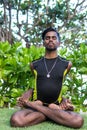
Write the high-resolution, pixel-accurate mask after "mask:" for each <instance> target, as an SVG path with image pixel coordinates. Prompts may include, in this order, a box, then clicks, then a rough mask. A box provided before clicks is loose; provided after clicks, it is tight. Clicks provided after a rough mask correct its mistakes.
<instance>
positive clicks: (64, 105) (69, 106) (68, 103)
mask: <svg viewBox="0 0 87 130" xmlns="http://www.w3.org/2000/svg"><path fill="white" fill-rule="evenodd" d="M59 107H60V108H61V109H62V110H70V111H73V110H74V106H73V105H72V103H71V101H70V100H69V99H66V98H63V99H62V102H61V103H60V105H59Z"/></svg>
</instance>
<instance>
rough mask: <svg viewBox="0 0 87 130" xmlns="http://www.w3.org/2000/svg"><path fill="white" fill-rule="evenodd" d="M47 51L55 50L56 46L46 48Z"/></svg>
mask: <svg viewBox="0 0 87 130" xmlns="http://www.w3.org/2000/svg"><path fill="white" fill-rule="evenodd" d="M46 50H47V51H56V50H57V48H46Z"/></svg>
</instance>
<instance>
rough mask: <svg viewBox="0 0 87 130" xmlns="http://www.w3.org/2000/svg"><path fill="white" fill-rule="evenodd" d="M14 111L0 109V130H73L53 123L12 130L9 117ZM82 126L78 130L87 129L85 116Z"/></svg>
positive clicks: (86, 116)
mask: <svg viewBox="0 0 87 130" xmlns="http://www.w3.org/2000/svg"><path fill="white" fill-rule="evenodd" d="M15 111H16V109H7V108H3V109H0V130H74V129H73V128H72V129H71V128H67V127H64V126H59V125H57V124H55V123H53V122H43V123H40V124H38V125H34V126H30V127H27V128H14V129H13V128H12V127H11V126H10V122H9V121H10V117H11V115H12V114H13V113H14V112H15ZM84 120H85V122H84V126H83V127H82V128H81V129H80V130H86V129H87V123H86V122H87V115H84ZM76 130H78V129H76Z"/></svg>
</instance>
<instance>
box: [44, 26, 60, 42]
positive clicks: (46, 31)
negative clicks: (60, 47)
mask: <svg viewBox="0 0 87 130" xmlns="http://www.w3.org/2000/svg"><path fill="white" fill-rule="evenodd" d="M50 31H54V32H56V34H57V36H58V39H59V41H60V35H59V33H58V32H57V30H56V29H55V28H52V27H49V28H47V29H45V30H44V31H43V33H42V39H43V40H44V37H45V35H46V33H48V32H50Z"/></svg>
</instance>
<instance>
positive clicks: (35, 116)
mask: <svg viewBox="0 0 87 130" xmlns="http://www.w3.org/2000/svg"><path fill="white" fill-rule="evenodd" d="M45 120H46V116H45V115H44V114H42V113H41V112H38V111H36V110H32V109H23V110H20V111H17V112H16V113H14V114H13V115H12V117H11V119H10V124H11V126H12V127H25V126H31V125H35V124H38V123H41V122H43V121H45Z"/></svg>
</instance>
